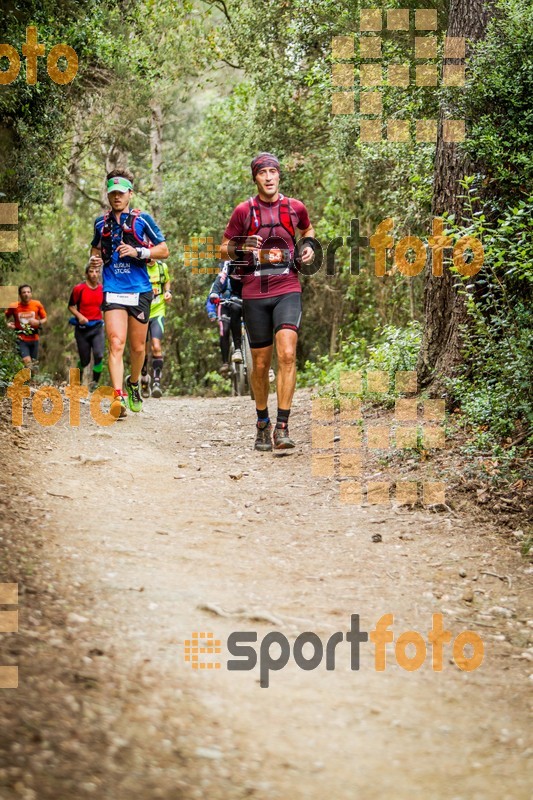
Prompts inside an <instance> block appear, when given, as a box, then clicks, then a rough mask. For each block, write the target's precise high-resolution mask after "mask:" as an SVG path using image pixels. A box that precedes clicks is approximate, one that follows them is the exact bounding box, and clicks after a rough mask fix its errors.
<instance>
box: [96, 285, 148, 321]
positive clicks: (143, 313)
mask: <svg viewBox="0 0 533 800" xmlns="http://www.w3.org/2000/svg"><path fill="white" fill-rule="evenodd" d="M153 296H154V293H153V292H151V291H150V292H141V293H140V294H139V302H138V305H136V306H126V305H122V304H121V303H108V302H107V300H106V297H107V292H104V302H103V303H102V311H104V312H105V311H112V310H113V309H114V308H123V309H124V311H127V312H128V316H130V317H134V318H135V319H136V320H137V322H142V323H143V324H144V325H148V321H149V319H150V305H151V303H152V299H153Z"/></svg>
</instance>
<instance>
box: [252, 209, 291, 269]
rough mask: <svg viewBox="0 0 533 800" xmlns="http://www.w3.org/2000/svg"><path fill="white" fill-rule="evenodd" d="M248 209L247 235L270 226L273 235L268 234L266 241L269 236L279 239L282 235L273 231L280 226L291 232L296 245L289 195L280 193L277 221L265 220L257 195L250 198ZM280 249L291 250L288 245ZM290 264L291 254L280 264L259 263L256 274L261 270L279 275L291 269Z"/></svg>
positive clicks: (254, 233) (253, 234)
mask: <svg viewBox="0 0 533 800" xmlns="http://www.w3.org/2000/svg"><path fill="white" fill-rule="evenodd" d="M248 209H249V211H248V216H249V220H250V221H249V223H248V230H247V231H246V236H255V235H256V234H257V232H258V231H259V230H261V228H270V234H271V235H270V236H266V237H265V241H266V240H268V239H269V238H278V239H279V238H281V237H279V236H275V235H274V234H273V233H272V231H273V230H274V229H275V228H277V227H280V228H283V230H284V231H286V232H287V233H288V234H289V236H290V237H291V240H292V243H293V245H296V230H295V228H294V225H293V222H292V214H291V204H290V201H289V198H288V197H285V195H280V202H279V204H278V206H277V212H278V219H277V221H274V222H265V221H263V219H262V216H261V213H262V209H261V205H260V204H259V203H258V201H257V198H256V197H250V198H249V200H248ZM280 249H285V250H287V251H288V250H289V248H288V246H287V245H285V248H280ZM290 266H292V260H291V258H290V255H289V257H288V258H287V260H286V261H285V260H284V261H283V262H282V263H281V264H279V265H276V266H274V265H272V266H269V265H266V264H264V265H263V264H262V265H259V266H258V268H257V269H256V274H257V271H260V272H261V273H262V274H272V275H279V274H280V272H281V271H283V272H285V273H287V272H288V271H289V268H290ZM243 272H244V274H246V272H248V270H244V271H243Z"/></svg>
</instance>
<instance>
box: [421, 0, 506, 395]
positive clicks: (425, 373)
mask: <svg viewBox="0 0 533 800" xmlns="http://www.w3.org/2000/svg"><path fill="white" fill-rule="evenodd" d="M492 13H493V10H492V7H491V3H490V2H487V0H451V2H450V12H449V18H448V31H447V35H448V36H453V37H465V38H466V40H467V43H466V55H467V57H468V55H469V42H476V41H478V40H479V39H482V38H483V36H484V35H485V30H486V27H487V23H488V21H489V19H490V17H491V15H492ZM446 63H452V64H453V63H461V61H460V60H458V59H446ZM444 111H445V109H444V108H441V113H440V120H439V130H438V139H437V148H436V153H435V171H434V187H433V206H432V214H433V217H439V216H441V215H442V213H443V212H444V211H446V212H448V213H450V214H455V222H456V223H460V222H461V219H462V218H463V200H462V199H461V198H460V197H459V195H461V194H463V190H462V187H461V186H460V185H459V181H460V180H462V179H463V178H464V177H465V175H467V174H468V173H469V171H470V169H471V163H470V162H469V160H468V159H467V157H466V156H465V155H464V154H463V153H462V152H461V148H460V145H457V144H454V143H451V142H444V140H443V136H442V133H443V119H444V118H445V117H449V116H450V115H449V114H445V113H444ZM456 282H457V277H456V276H454V275H453V274H452V273H451V272H450V270H449V269H448V268H447V267H445V268H444V270H443V275H442V277H438V276H434V275H432V274H431V272H430V270H427V271H426V275H425V283H424V319H425V326H424V337H423V341H422V347H421V351H420V356H419V360H418V380H419V384H420V385H421V386H425V387H429V388H430V390H431V392H432V393H433V394H440V395H442V394H444V393H445V387H444V379H445V378H448V377H451V376H453V375H454V374H455V372H456V370H457V367H458V365H459V364H460V363H461V361H462V342H461V331H460V326H461V325H463V324H466V322H467V314H466V308H465V304H464V301H463V298H462V296H461V295H460V294H459V293H458V291H457V289H456V288H455V283H456Z"/></svg>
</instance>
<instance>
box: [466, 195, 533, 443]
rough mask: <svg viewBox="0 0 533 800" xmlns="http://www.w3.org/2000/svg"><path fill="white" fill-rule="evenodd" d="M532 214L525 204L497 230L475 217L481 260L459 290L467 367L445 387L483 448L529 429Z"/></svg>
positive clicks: (531, 205) (532, 411)
mask: <svg viewBox="0 0 533 800" xmlns="http://www.w3.org/2000/svg"><path fill="white" fill-rule="evenodd" d="M532 214H533V198H530V199H528V200H527V201H525V200H524V201H520V202H519V203H517V204H516V205H515V206H514V207H513V208H510V209H508V210H506V211H505V212H504V213H503V214H501V215H500V218H499V219H498V221H497V223H495V224H489V223H487V222H486V220H485V217H484V215H483V214H479V215H478V216H477V217H475V221H474V222H473V224H472V226H471V230H470V232H471V233H472V234H473V235H474V236H477V237H478V238H480V239H481V240H482V241H483V246H484V251H485V258H484V264H483V268H482V271H481V272H480V273H479V275H478V276H477V279H476V280H475V282H469V281H468V279H466V280H465V281H464V287H463V288H462V291H463V293H464V296H465V299H466V304H467V310H468V314H469V316H470V319H471V322H470V324H469V325H468V326H467V330H465V346H464V354H465V365H464V367H463V370H462V374H461V375H460V376H459V377H458V378H456V379H454V380H452V381H451V387H452V390H453V395H454V397H455V398H456V399H457V400H458V402H459V403H460V405H461V408H462V411H463V414H464V417H465V419H466V420H467V421H468V422H469V423H470V424H471V425H473V426H477V427H478V429H479V431H480V433H483V436H481V438H480V443H481V441H482V442H483V445H484V446H486V445H487V443H488V441H489V440H490V441H492V442H493V443H496V442H498V441H500V440H502V439H504V438H509V437H511V438H513V436H514V435H515V433H516V431H517V430H519V431H520V432H521V434H522V433H524V431H525V432H527V431H528V430H529V429H530V428H531V427H532V424H533V403H532V375H533V324H532V320H531V294H532V287H533V269H532V265H533V236H532V232H533V231H532V229H531V218H532ZM487 432H488V435H487ZM522 438H523V437H522Z"/></svg>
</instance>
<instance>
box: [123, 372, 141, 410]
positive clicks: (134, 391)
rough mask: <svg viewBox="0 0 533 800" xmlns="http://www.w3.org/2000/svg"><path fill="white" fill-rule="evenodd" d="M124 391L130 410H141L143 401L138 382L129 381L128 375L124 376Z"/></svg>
mask: <svg viewBox="0 0 533 800" xmlns="http://www.w3.org/2000/svg"><path fill="white" fill-rule="evenodd" d="M126 391H127V393H128V405H129V407H130V409H131V411H142V408H143V401H142V397H141V393H140V391H139V382H138V381H137V383H130V376H129V375H128V376H127V378H126Z"/></svg>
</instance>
